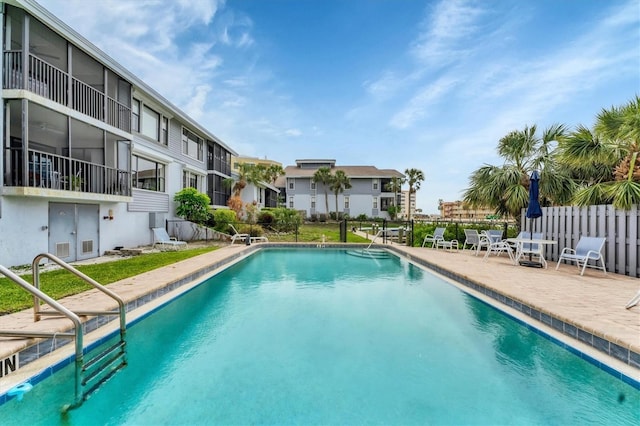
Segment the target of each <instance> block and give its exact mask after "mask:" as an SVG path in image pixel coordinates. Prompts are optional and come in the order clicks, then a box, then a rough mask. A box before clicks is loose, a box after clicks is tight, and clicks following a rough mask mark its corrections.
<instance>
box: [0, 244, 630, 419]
mask: <svg viewBox="0 0 640 426" xmlns="http://www.w3.org/2000/svg"><path fill="white" fill-rule="evenodd" d="M128 351H129V352H128V360H129V365H128V366H127V367H126V368H125V369H124V370H123V371H122V372H120V373H118V374H117V375H116V376H115V377H114V378H112V379H111V380H110V381H109V382H108V383H107V384H106V385H104V386H103V387H102V388H101V389H100V390H99V391H98V392H97V393H95V394H94V395H93V396H92V397H91V398H90V399H89V400H88V401H86V402H85V403H84V404H83V405H82V406H81V407H80V408H78V409H76V410H73V411H71V412H69V413H68V415H67V417H66V418H61V416H60V411H59V410H60V407H61V406H62V405H63V404H66V403H68V402H69V398H70V397H71V396H72V395H73V388H72V386H73V367H72V366H71V367H66V368H64V369H62V370H61V371H59V372H58V373H56V374H55V375H53V376H52V377H51V378H49V379H47V380H45V381H43V382H42V383H40V384H38V385H36V386H35V387H34V389H33V390H32V391H31V392H29V393H28V394H26V395H25V397H24V400H23V401H22V402H18V401H16V400H15V399H14V400H11V401H9V402H8V403H6V404H4V405H3V406H0V419H2V420H1V423H2V424H25V422H28V423H29V424H72V425H76V424H254V423H260V424H265V423H270V424H273V423H277V424H362V423H384V424H462V423H464V424H585V423H597V424H618V425H619V424H634V423H636V422H637V413H638V412H639V411H638V410H640V392H639V391H638V390H637V389H634V388H633V387H631V386H630V385H628V384H626V383H624V382H622V381H620V380H619V379H617V378H615V377H613V376H611V375H610V374H608V373H606V372H604V371H602V370H600V369H599V368H597V367H596V366H594V365H592V364H591V363H589V362H586V361H584V360H582V359H580V358H579V357H577V356H575V355H574V354H573V353H571V352H569V351H567V350H565V349H563V348H561V347H559V346H557V345H555V344H554V343H552V342H551V341H550V340H548V339H546V338H544V337H542V336H541V335H540V334H538V333H536V332H534V331H532V330H531V329H530V328H528V327H525V326H523V325H522V324H521V323H519V322H517V321H514V320H512V319H511V318H509V317H507V316H506V315H504V314H502V313H501V312H499V311H497V310H496V309H494V308H492V307H490V306H488V305H486V304H485V303H483V302H481V301H479V300H477V299H475V298H473V297H471V296H469V295H468V294H466V293H464V292H462V291H460V290H459V289H458V288H456V287H455V286H453V285H451V284H449V283H447V282H446V281H443V280H442V279H441V278H439V277H438V276H435V275H433V274H431V273H429V272H426V271H424V270H422V269H420V268H419V267H416V266H414V265H413V264H410V263H409V262H407V261H405V260H403V259H400V258H398V257H395V256H391V257H389V258H387V259H375V258H374V259H367V258H362V257H356V256H349V255H347V254H346V253H345V252H344V251H341V250H333V249H322V250H318V249H315V250H300V249H295V250H285V249H267V250H260V251H259V252H257V253H255V254H254V255H252V256H251V257H250V258H249V259H247V260H246V261H243V262H240V263H238V264H236V265H234V266H232V267H230V268H228V269H226V270H225V271H223V272H221V273H220V274H218V275H216V276H215V277H212V278H211V279H209V280H207V281H206V282H205V283H203V285H200V286H198V287H196V288H195V289H193V290H191V291H189V292H188V293H186V294H185V295H183V296H182V297H180V298H178V299H176V300H175V301H174V302H172V303H170V304H168V305H166V306H165V307H163V308H162V309H159V310H157V311H156V312H154V313H153V314H151V315H149V316H148V317H146V318H145V319H144V320H143V321H140V322H139V323H136V324H135V325H134V326H132V327H131V328H130V329H129V330H128Z"/></svg>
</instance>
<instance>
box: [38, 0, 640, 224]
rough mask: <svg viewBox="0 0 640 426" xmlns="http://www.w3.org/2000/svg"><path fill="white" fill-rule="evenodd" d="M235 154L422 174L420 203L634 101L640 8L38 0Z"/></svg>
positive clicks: (451, 0) (620, 4) (541, 2)
mask: <svg viewBox="0 0 640 426" xmlns="http://www.w3.org/2000/svg"><path fill="white" fill-rule="evenodd" d="M40 3H41V4H42V5H43V6H44V7H45V8H47V9H48V10H49V11H51V12H52V13H53V14H55V15H56V16H58V17H59V18H60V19H61V20H62V21H64V22H65V23H67V24H68V25H69V26H71V27H72V28H74V29H75V30H76V31H78V32H79V33H80V34H82V35H83V36H85V37H86V38H87V39H89V40H90V41H91V42H92V43H94V44H95V45H97V46H98V47H99V48H101V49H102V50H103V51H105V52H106V53H107V54H109V55H110V56H111V57H113V58H114V59H116V60H117V61H118V62H120V63H121V64H123V65H124V66H125V67H126V68H127V69H129V70H130V71H131V72H133V73H134V74H136V75H137V76H138V77H140V78H141V79H143V80H144V81H145V82H147V84H149V85H150V86H151V87H153V88H154V89H155V90H157V91H158V92H159V93H161V94H162V95H163V96H165V97H166V98H167V99H169V100H170V101H171V102H173V103H174V104H175V105H176V106H178V107H179V108H181V109H182V110H184V111H185V112H187V113H188V114H190V115H191V116H192V117H193V118H195V119H196V120H198V121H199V122H200V123H202V124H203V125H204V126H205V127H206V128H208V129H209V130H210V131H211V132H212V133H214V134H215V135H217V136H218V137H219V138H221V139H222V140H223V141H225V143H227V144H228V145H230V146H231V147H232V148H234V149H235V150H236V151H238V152H239V153H240V154H242V155H249V156H254V157H268V158H269V159H273V160H276V161H280V162H282V163H283V165H284V166H287V165H292V164H294V163H295V160H296V159H298V158H332V159H335V160H336V161H337V164H339V165H375V166H377V167H378V168H390V169H397V170H399V171H401V172H403V171H404V170H405V169H407V168H418V169H420V170H422V171H423V172H424V174H425V181H424V182H423V183H422V187H421V189H420V190H419V191H418V193H417V204H418V208H421V209H422V210H423V211H424V212H425V213H437V206H438V199H444V200H445V201H454V200H458V199H460V198H461V196H462V192H463V191H464V190H465V188H466V187H467V186H468V178H469V175H470V174H471V173H472V172H473V171H474V170H476V169H477V168H479V167H480V166H482V165H483V164H485V163H488V164H495V165H500V164H501V159H500V158H499V157H498V156H497V154H496V145H497V142H498V140H499V139H500V138H501V137H502V136H504V135H506V134H507V133H509V132H510V131H512V130H516V129H522V128H524V127H525V126H527V125H533V124H537V125H538V127H539V128H541V129H542V128H544V127H546V126H549V125H551V124H553V123H557V122H560V123H564V124H566V125H568V126H570V127H575V126H576V125H578V124H583V125H586V126H591V125H592V124H593V121H594V118H595V116H596V114H597V113H598V112H599V111H600V110H601V109H602V108H608V107H610V106H612V105H616V106H617V105H622V104H624V103H626V102H627V101H629V100H631V98H632V97H634V96H635V95H636V94H640V1H638V0H609V1H603V0H510V1H509V0H493V1H492V0H479V1H467V0H442V1H431V0H425V1H417V0H348V1H347V0H227V1H220V0H100V1H98V0H89V1H87V0H40Z"/></svg>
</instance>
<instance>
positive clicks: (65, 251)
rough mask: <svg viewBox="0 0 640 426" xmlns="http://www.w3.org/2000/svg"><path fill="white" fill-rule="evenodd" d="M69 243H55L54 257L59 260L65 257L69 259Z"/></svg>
mask: <svg viewBox="0 0 640 426" xmlns="http://www.w3.org/2000/svg"><path fill="white" fill-rule="evenodd" d="M70 246H71V244H70V243H68V242H67V243H56V256H58V257H59V258H60V259H64V258H65V257H69V247H70Z"/></svg>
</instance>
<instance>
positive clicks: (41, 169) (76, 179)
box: [4, 148, 131, 197]
mask: <svg viewBox="0 0 640 426" xmlns="http://www.w3.org/2000/svg"><path fill="white" fill-rule="evenodd" d="M6 158H7V159H8V160H9V161H8V163H9V165H10V167H8V168H7V171H8V173H7V178H6V179H5V182H4V183H5V185H6V186H26V187H33V188H48V189H59V190H63V191H77V192H89V193H96V194H107V195H122V196H127V197H128V196H131V185H130V181H131V173H129V172H128V171H126V170H120V169H116V168H113V167H108V166H104V165H102V164H95V163H91V162H88V161H82V160H75V159H73V158H69V157H63V156H60V155H55V154H49V153H46V152H42V151H36V150H31V149H30V150H29V151H28V156H27V158H28V161H27V167H26V169H25V168H24V161H23V151H22V148H9V149H8V154H7V155H6Z"/></svg>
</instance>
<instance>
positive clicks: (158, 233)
mask: <svg viewBox="0 0 640 426" xmlns="http://www.w3.org/2000/svg"><path fill="white" fill-rule="evenodd" d="M157 246H160V250H163V249H166V248H171V249H174V250H179V249H180V248H185V247H187V243H186V241H178V239H177V238H174V237H170V236H169V234H167V230H166V229H164V228H153V247H154V248H155V247H157Z"/></svg>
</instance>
